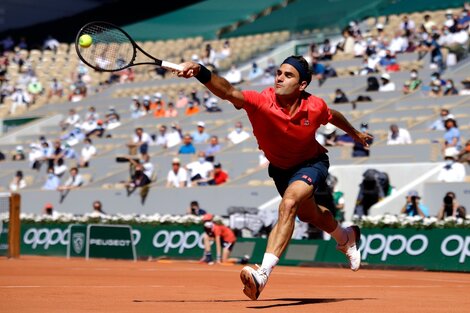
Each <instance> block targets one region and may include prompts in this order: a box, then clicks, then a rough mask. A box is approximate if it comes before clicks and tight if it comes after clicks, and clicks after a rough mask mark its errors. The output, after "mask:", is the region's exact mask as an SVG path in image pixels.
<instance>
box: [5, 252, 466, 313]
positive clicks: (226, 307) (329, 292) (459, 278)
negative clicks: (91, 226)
mask: <svg viewBox="0 0 470 313" xmlns="http://www.w3.org/2000/svg"><path fill="white" fill-rule="evenodd" d="M240 269H241V265H231V266H223V265H213V266H209V265H205V264H198V263H195V262H188V261H159V262H157V261H137V262H132V261H117V260H97V259H95V260H88V261H86V260H84V259H70V260H68V259H65V258H52V257H33V256H22V257H21V258H20V259H18V260H8V259H6V258H0V277H1V279H0V312H9V313H10V312H23V313H28V312H139V313H140V312H152V313H156V312H172V313H176V312H205V313H210V312H263V311H264V312H322V313H329V312H348V313H353V312H358V313H364V312H380V313H387V312H415V313H418V312H426V313H429V312H470V297H469V295H470V275H469V274H463V273H443V272H412V271H385V270H360V271H359V272H356V273H353V272H351V271H349V270H347V269H337V268H335V269H332V268H306V267H283V266H278V267H277V268H276V269H275V272H274V273H273V275H272V276H271V278H270V282H269V283H268V285H267V287H266V289H265V290H264V292H263V293H262V294H261V296H260V299H259V300H258V301H251V300H248V299H247V298H246V297H245V295H244V294H243V293H242V291H241V288H242V285H241V282H240V280H239V276H238V275H239V272H240Z"/></svg>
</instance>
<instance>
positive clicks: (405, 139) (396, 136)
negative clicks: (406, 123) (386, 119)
mask: <svg viewBox="0 0 470 313" xmlns="http://www.w3.org/2000/svg"><path fill="white" fill-rule="evenodd" d="M411 143H413V141H412V140H411V135H410V132H409V131H408V130H407V129H405V128H403V127H398V125H397V124H392V125H390V130H389V131H388V135H387V145H403V144H411Z"/></svg>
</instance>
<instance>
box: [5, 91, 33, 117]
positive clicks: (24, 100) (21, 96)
mask: <svg viewBox="0 0 470 313" xmlns="http://www.w3.org/2000/svg"><path fill="white" fill-rule="evenodd" d="M10 98H11V100H12V103H11V106H10V114H12V115H13V114H15V113H16V109H17V108H18V107H22V108H23V109H24V110H27V109H28V108H29V105H30V104H31V101H32V100H31V96H30V95H29V93H28V92H27V91H26V90H24V87H23V86H21V85H17V86H16V87H15V89H14V91H13V93H12V94H11V95H10Z"/></svg>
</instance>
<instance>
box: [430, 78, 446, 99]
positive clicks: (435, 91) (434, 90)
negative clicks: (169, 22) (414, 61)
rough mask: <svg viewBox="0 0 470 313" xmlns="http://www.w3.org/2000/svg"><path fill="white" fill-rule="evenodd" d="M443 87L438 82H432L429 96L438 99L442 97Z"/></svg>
mask: <svg viewBox="0 0 470 313" xmlns="http://www.w3.org/2000/svg"><path fill="white" fill-rule="evenodd" d="M442 89H443V87H442V85H441V83H440V82H439V81H438V80H433V81H432V83H431V90H430V91H429V96H430V97H432V98H438V97H441V96H442V95H443V90H442Z"/></svg>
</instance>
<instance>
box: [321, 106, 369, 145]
mask: <svg viewBox="0 0 470 313" xmlns="http://www.w3.org/2000/svg"><path fill="white" fill-rule="evenodd" d="M330 111H331V115H332V119H331V120H330V123H331V124H333V125H335V126H337V127H339V128H340V129H342V130H344V131H345V132H346V133H348V134H349V136H351V137H352V138H353V139H354V140H355V141H357V142H360V143H362V144H363V145H364V146H365V147H368V146H369V142H370V141H371V140H372V139H373V138H372V136H371V135H369V134H367V133H361V132H360V131H358V130H357V129H355V128H354V127H353V126H352V125H351V123H349V121H348V120H347V119H346V118H345V117H344V115H343V114H341V113H340V112H338V111H336V110H333V109H330Z"/></svg>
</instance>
